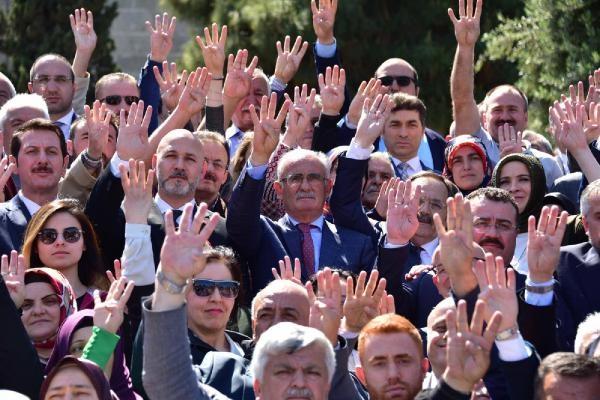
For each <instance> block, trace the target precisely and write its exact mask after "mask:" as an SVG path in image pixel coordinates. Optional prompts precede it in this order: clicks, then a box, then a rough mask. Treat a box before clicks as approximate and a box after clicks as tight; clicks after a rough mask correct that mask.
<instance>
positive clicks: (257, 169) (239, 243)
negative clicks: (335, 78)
mask: <svg viewBox="0 0 600 400" xmlns="http://www.w3.org/2000/svg"><path fill="white" fill-rule="evenodd" d="M275 102H276V97H275V95H274V94H273V95H271V100H270V102H269V104H268V105H267V98H266V97H263V100H262V104H261V118H260V120H259V119H258V117H256V115H255V114H253V115H254V118H253V119H254V139H253V145H252V146H253V147H252V153H251V155H250V159H249V162H248V164H247V166H246V171H244V172H243V173H242V175H241V176H240V179H239V180H238V182H237V185H236V187H235V189H234V192H233V194H232V196H231V200H230V202H229V209H228V215H227V231H228V232H229V236H230V238H231V241H232V243H233V245H234V249H236V250H237V251H238V252H239V253H240V255H241V256H242V257H244V258H246V259H247V260H248V262H249V264H250V265H249V267H250V273H251V276H252V284H253V287H252V291H253V293H256V292H257V291H259V290H260V289H262V288H263V287H265V286H266V285H267V283H268V282H269V281H270V280H271V279H272V275H271V268H273V267H275V266H276V265H277V263H278V261H279V260H280V259H283V257H284V256H285V255H287V256H289V257H290V258H299V259H300V260H302V278H303V279H304V280H305V279H307V278H308V277H309V276H310V275H312V274H314V273H315V272H316V271H318V270H319V269H320V268H321V267H323V266H332V267H336V268H341V269H346V270H351V271H354V272H359V271H360V270H363V269H366V270H370V269H371V267H372V266H373V262H374V259H375V249H374V247H373V244H372V241H371V240H370V238H369V237H368V236H366V235H363V234H360V233H358V232H355V231H351V230H349V229H346V228H342V227H340V226H337V225H335V224H332V223H330V222H328V221H326V220H325V218H324V216H323V205H324V204H325V199H326V198H327V196H328V195H329V192H330V190H331V186H332V183H331V180H330V179H329V176H328V171H329V169H328V168H327V162H326V160H325V157H324V156H323V155H322V154H319V153H315V152H312V151H310V150H303V149H296V150H292V151H290V152H288V153H286V155H285V156H283V157H282V158H281V160H280V161H279V166H278V169H277V181H276V182H275V183H274V189H275V191H276V192H277V195H278V196H279V197H280V198H281V199H282V200H283V203H284V208H285V212H286V214H285V215H284V217H283V218H281V219H280V220H279V221H273V220H270V219H268V218H265V217H262V216H261V215H260V204H261V198H262V194H263V189H264V185H265V174H266V168H267V163H268V160H269V157H270V156H271V153H272V152H273V151H274V150H275V147H276V146H277V143H278V141H279V136H280V135H279V131H280V129H281V125H282V123H283V120H284V119H285V115H286V113H287V108H288V107H289V104H290V103H289V102H286V103H285V104H284V106H283V107H282V110H281V111H280V113H279V115H278V117H277V119H276V118H275ZM251 111H252V112H254V109H252V110H251Z"/></svg>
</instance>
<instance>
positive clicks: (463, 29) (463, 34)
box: [448, 0, 483, 47]
mask: <svg viewBox="0 0 600 400" xmlns="http://www.w3.org/2000/svg"><path fill="white" fill-rule="evenodd" d="M465 1H466V3H467V4H466V5H465V4H464V3H465ZM482 8H483V0H477V4H476V6H475V10H473V0H459V1H458V16H459V18H460V19H456V15H455V14H454V10H453V9H451V8H449V9H448V16H449V17H450V20H451V21H452V25H454V36H455V37H456V41H457V42H458V45H459V46H469V47H473V46H475V43H477V39H479V33H480V27H479V20H480V19H481V10H482Z"/></svg>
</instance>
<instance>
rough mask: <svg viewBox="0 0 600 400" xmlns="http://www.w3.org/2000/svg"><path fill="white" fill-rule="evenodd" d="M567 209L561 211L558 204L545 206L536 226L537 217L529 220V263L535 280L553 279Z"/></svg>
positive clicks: (530, 274)
mask: <svg viewBox="0 0 600 400" xmlns="http://www.w3.org/2000/svg"><path fill="white" fill-rule="evenodd" d="M568 216H569V214H568V213H567V212H566V211H563V212H561V213H560V217H559V209H558V207H557V206H552V208H549V207H547V206H544V208H542V212H541V213H540V220H539V223H538V226H537V229H536V228H535V217H534V216H533V215H532V216H530V217H529V220H528V221H527V223H528V225H527V228H528V231H527V264H528V266H529V279H531V280H532V281H533V282H538V283H542V282H547V281H549V280H551V279H552V277H553V275H554V271H555V270H556V267H557V265H558V259H559V257H560V245H561V243H562V239H563V236H564V234H565V229H566V226H567V217H568Z"/></svg>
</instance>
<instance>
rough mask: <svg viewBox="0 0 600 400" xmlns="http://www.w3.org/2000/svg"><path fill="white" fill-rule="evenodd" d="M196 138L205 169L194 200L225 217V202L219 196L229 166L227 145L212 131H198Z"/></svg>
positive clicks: (223, 139)
mask: <svg viewBox="0 0 600 400" xmlns="http://www.w3.org/2000/svg"><path fill="white" fill-rule="evenodd" d="M198 139H199V140H200V142H201V143H202V147H203V149H204V160H205V162H206V165H205V167H206V171H205V173H204V175H203V176H202V178H201V179H200V182H198V187H197V188H196V195H195V198H196V201H197V202H198V203H202V202H204V203H206V204H208V209H209V210H210V211H213V212H216V213H218V214H219V215H220V216H222V217H223V218H225V216H226V215H227V204H226V203H225V201H224V200H223V198H221V194H220V190H221V187H222V186H223V185H224V184H225V182H226V181H227V176H228V172H227V168H228V167H229V151H228V150H229V147H228V146H227V142H226V140H225V138H224V137H223V135H220V134H218V133H214V132H200V133H198Z"/></svg>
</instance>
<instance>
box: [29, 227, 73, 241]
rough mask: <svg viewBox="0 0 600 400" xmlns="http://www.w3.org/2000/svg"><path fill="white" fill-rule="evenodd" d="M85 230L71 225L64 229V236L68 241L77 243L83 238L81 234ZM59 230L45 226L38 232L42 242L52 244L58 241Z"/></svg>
mask: <svg viewBox="0 0 600 400" xmlns="http://www.w3.org/2000/svg"><path fill="white" fill-rule="evenodd" d="M82 233H83V231H82V230H81V229H79V228H76V227H74V226H70V227H68V228H65V229H63V231H62V237H63V239H64V240H65V242H67V243H76V242H78V241H79V239H81V234H82ZM58 234H59V233H58V231H57V230H56V229H54V228H45V229H42V230H40V231H39V232H38V236H39V238H40V240H41V241H42V243H44V244H52V243H54V242H56V239H58Z"/></svg>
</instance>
